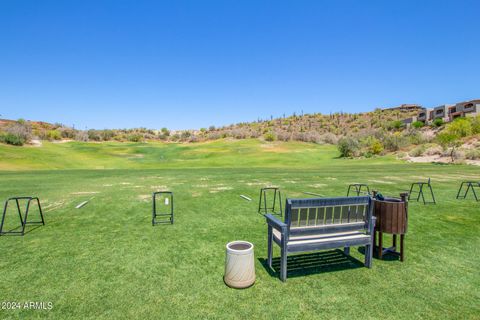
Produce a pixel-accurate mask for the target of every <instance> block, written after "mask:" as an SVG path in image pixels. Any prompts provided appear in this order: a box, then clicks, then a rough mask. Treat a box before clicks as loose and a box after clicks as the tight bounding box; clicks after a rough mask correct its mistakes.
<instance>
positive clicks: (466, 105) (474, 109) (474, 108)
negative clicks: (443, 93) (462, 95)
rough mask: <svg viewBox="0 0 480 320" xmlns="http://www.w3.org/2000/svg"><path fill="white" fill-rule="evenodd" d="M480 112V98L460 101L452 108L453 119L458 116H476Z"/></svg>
mask: <svg viewBox="0 0 480 320" xmlns="http://www.w3.org/2000/svg"><path fill="white" fill-rule="evenodd" d="M479 114H480V100H470V101H465V102H459V103H457V104H456V105H455V109H454V110H452V119H454V118H456V117H459V116H460V117H475V116H477V115H479Z"/></svg>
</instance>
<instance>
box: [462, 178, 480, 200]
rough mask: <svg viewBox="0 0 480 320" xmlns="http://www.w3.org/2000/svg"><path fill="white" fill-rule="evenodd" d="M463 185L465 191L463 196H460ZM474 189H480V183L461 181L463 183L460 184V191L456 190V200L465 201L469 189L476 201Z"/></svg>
mask: <svg viewBox="0 0 480 320" xmlns="http://www.w3.org/2000/svg"><path fill="white" fill-rule="evenodd" d="M464 185H466V186H467V189H466V190H465V193H464V194H463V195H460V193H462V191H463V186H464ZM475 187H477V188H480V182H476V181H463V182H462V183H461V184H460V189H458V192H457V199H466V198H467V194H468V191H470V189H471V190H472V192H473V196H474V198H475V201H478V198H477V193H476V192H475Z"/></svg>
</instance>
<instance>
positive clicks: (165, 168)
mask: <svg viewBox="0 0 480 320" xmlns="http://www.w3.org/2000/svg"><path fill="white" fill-rule="evenodd" d="M0 169H1V170H2V171H1V173H0V179H1V184H0V199H1V200H2V201H3V200H5V199H6V198H8V197H11V196H14V195H37V196H39V197H40V199H41V201H42V205H43V208H44V214H45V219H46V226H44V227H40V228H36V229H35V228H34V227H31V226H30V227H28V228H27V230H28V231H29V232H28V233H27V234H26V235H25V236H24V237H13V236H2V237H0V249H1V259H0V272H1V275H0V302H7V301H14V302H22V303H23V302H26V301H35V302H52V303H53V309H52V310H50V311H45V310H0V318H19V319H32V318H55V319H161V318H165V319H175V318H181V319H184V318H202V319H203V318H218V319H224V318H226V319H258V318H267V319H283V318H290V319H296V318H306V319H316V318H324V319H331V318H364V317H366V318H382V319H384V318H391V319H398V318H408V319H416V318H449V319H452V318H456V319H466V318H467V319H468V318H470V319H474V318H478V317H479V315H480V303H479V301H480V290H479V288H480V273H479V272H478V268H479V265H480V254H479V252H480V251H479V249H478V248H479V247H480V227H479V225H480V202H479V203H476V202H475V201H473V200H472V199H471V198H469V199H467V200H461V201H460V200H455V195H456V192H457V189H458V186H459V183H460V181H462V180H480V168H479V167H472V166H465V165H434V164H409V163H405V162H401V161H398V160H395V159H394V158H391V157H386V158H374V159H362V160H345V159H338V158H337V152H336V149H335V147H333V146H319V145H314V144H302V143H262V142H259V141H256V140H244V141H218V142H213V143H202V144H188V145H187V144H166V145H162V144H121V143H105V144H89V143H73V142H72V143H65V144H45V145H44V146H43V147H25V148H13V147H7V146H0ZM427 177H431V178H432V183H433V186H434V190H435V194H436V196H437V201H438V204H437V205H427V206H424V205H423V204H420V203H416V202H411V203H410V211H409V230H408V235H407V237H406V261H405V262H403V263H401V262H399V261H398V260H396V259H386V260H378V259H374V261H373V268H372V269H367V268H364V267H363V265H362V263H363V259H364V256H363V254H362V252H363V251H362V250H357V249H356V248H355V249H353V250H352V251H351V253H352V256H353V258H355V259H346V258H343V256H342V254H341V253H340V252H338V251H337V252H334V253H329V254H323V255H322V254H313V256H312V257H316V259H314V260H315V261H314V263H311V264H308V265H303V266H302V265H296V267H295V269H294V270H292V272H289V278H288V280H287V282H286V283H282V282H281V281H280V280H279V279H278V274H276V273H274V272H271V271H269V270H268V269H267V268H265V263H264V259H265V258H266V251H267V250H266V244H267V236H266V231H267V227H266V224H265V221H264V218H263V217H262V216H261V215H259V214H257V213H256V211H257V206H258V202H257V201H258V193H259V189H260V188H261V187H264V186H270V185H275V186H279V187H280V188H281V189H282V191H283V195H284V196H285V195H286V196H287V197H308V195H305V194H303V193H302V192H303V191H308V192H315V193H319V194H322V195H325V196H343V195H345V194H346V190H347V186H348V184H349V183H354V182H364V183H368V184H369V185H370V187H371V188H372V189H376V190H380V192H382V193H383V194H385V195H392V196H398V193H399V192H401V191H405V190H406V189H408V187H409V183H410V182H412V181H418V180H421V179H425V178H427ZM159 190H170V191H173V192H174V194H175V224H174V225H159V226H155V227H152V226H151V210H152V209H151V207H152V203H151V194H152V192H154V191H159ZM241 194H243V195H247V196H249V197H251V198H253V201H252V202H248V201H246V200H244V199H242V198H240V195H241ZM85 200H90V202H89V203H88V204H87V205H86V206H85V207H83V208H82V209H75V208H74V207H75V206H76V205H77V204H79V203H80V202H82V201H85ZM33 216H34V214H32V218H33ZM35 217H36V216H35ZM9 218H10V220H9V222H8V223H9V224H8V226H9V227H13V226H14V225H13V223H14V222H16V220H14V219H15V218H16V217H15V216H14V215H13V212H12V213H11V214H10V215H9ZM239 239H242V240H247V241H251V242H252V243H254V245H255V255H256V261H255V263H256V275H257V281H256V283H255V285H254V286H253V287H251V288H249V289H245V290H235V289H230V288H228V287H226V286H225V284H224V282H223V279H222V276H223V271H224V270H223V268H224V259H225V244H226V243H227V242H229V241H232V240H239ZM386 242H387V243H390V239H389V238H388V239H386ZM274 255H275V257H278V256H279V250H278V248H277V247H275V251H274ZM292 261H293V260H292ZM335 261H337V262H338V263H335Z"/></svg>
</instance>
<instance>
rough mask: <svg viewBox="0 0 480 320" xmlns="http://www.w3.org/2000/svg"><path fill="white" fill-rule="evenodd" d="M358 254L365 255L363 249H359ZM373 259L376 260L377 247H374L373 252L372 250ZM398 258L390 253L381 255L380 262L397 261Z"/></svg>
mask: <svg viewBox="0 0 480 320" xmlns="http://www.w3.org/2000/svg"><path fill="white" fill-rule="evenodd" d="M358 252H360V253H361V254H363V255H364V254H365V247H359V248H358ZM373 258H374V259H378V247H375V250H373ZM399 260H400V256H399V255H398V254H396V253H392V252H387V253H384V254H383V255H382V261H399Z"/></svg>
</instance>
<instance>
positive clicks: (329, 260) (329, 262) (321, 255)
mask: <svg viewBox="0 0 480 320" xmlns="http://www.w3.org/2000/svg"><path fill="white" fill-rule="evenodd" d="M258 260H259V261H260V263H261V264H262V265H263V267H264V268H265V270H267V272H268V273H269V274H270V276H272V277H278V276H279V273H280V258H279V257H278V258H273V262H272V267H273V269H274V270H272V269H271V268H270V267H269V266H268V262H267V259H264V258H259V259H258ZM364 267H365V266H364V264H363V262H361V261H359V260H357V259H355V258H353V257H351V256H348V255H346V254H344V253H343V251H342V250H334V251H323V252H315V253H308V254H299V255H294V256H289V257H288V260H287V271H288V274H287V276H288V277H289V278H294V277H300V276H304V275H310V274H317V273H323V272H333V271H341V270H347V269H356V268H364Z"/></svg>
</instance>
